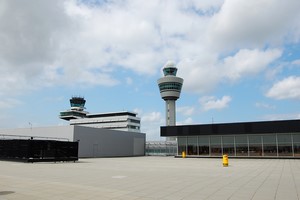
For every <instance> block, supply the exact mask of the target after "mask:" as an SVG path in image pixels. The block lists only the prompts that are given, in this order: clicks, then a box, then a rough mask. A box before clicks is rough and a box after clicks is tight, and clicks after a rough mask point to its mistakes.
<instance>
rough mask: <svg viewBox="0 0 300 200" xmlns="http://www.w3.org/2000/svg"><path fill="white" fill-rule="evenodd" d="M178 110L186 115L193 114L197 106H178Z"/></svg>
mask: <svg viewBox="0 0 300 200" xmlns="http://www.w3.org/2000/svg"><path fill="white" fill-rule="evenodd" d="M176 111H177V112H179V113H182V114H183V115H185V116H191V115H192V114H194V112H195V108H194V107H191V106H183V107H178V108H177V109H176Z"/></svg>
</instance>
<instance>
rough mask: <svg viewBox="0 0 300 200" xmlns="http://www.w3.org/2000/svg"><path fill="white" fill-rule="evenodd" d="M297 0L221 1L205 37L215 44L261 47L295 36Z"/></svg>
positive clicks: (297, 22)
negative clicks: (221, 3)
mask: <svg viewBox="0 0 300 200" xmlns="http://www.w3.org/2000/svg"><path fill="white" fill-rule="evenodd" d="M299 7H300V2H299V1H298V0H292V1H289V2H288V3H287V2H283V1H281V0H265V1H239V0H231V1H224V4H223V5H222V8H221V10H220V12H219V13H217V14H216V15H214V16H213V18H212V23H211V24H210V27H209V31H208V32H210V33H211V34H210V35H209V39H208V41H210V43H211V44H212V46H214V47H215V48H219V49H231V48H244V47H245V46H247V47H248V48H249V47H250V48H253V47H257V46H260V47H263V46H264V45H266V44H270V43H271V44H279V43H281V42H282V40H295V41H297V40H299V34H298V33H299V25H300V23H299V20H297V19H299V15H300V13H299Z"/></svg>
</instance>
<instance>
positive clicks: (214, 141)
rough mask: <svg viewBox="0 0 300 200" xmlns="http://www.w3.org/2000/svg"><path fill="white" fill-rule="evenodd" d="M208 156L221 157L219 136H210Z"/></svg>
mask: <svg viewBox="0 0 300 200" xmlns="http://www.w3.org/2000/svg"><path fill="white" fill-rule="evenodd" d="M210 147H211V148H210V155H211V156H221V155H222V147H221V136H210Z"/></svg>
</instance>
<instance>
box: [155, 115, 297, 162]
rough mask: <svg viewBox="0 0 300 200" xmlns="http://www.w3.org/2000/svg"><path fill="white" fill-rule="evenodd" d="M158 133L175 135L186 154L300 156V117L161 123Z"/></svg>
mask: <svg viewBox="0 0 300 200" xmlns="http://www.w3.org/2000/svg"><path fill="white" fill-rule="evenodd" d="M161 136H162V137H177V141H178V143H177V155H181V154H182V152H183V151H185V153H186V155H187V157H220V156H222V155H224V154H227V155H229V156H231V157H298V158H300V120H282V121H262V122H239V123H221V124H203V125H202V124H201V125H183V126H164V127H161Z"/></svg>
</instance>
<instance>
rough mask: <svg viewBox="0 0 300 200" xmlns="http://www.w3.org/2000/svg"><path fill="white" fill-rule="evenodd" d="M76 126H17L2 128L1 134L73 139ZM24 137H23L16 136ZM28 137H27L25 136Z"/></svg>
mask: <svg viewBox="0 0 300 200" xmlns="http://www.w3.org/2000/svg"><path fill="white" fill-rule="evenodd" d="M73 130H74V126H69V125H67V126H51V127H32V128H16V129H1V130H0V135H19V136H28V137H41V138H37V139H49V138H63V139H65V140H69V141H73V139H74V138H73ZM1 137H6V136H0V139H1ZM15 138H18V139H23V138H22V137H15ZM25 139H27V138H25Z"/></svg>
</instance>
